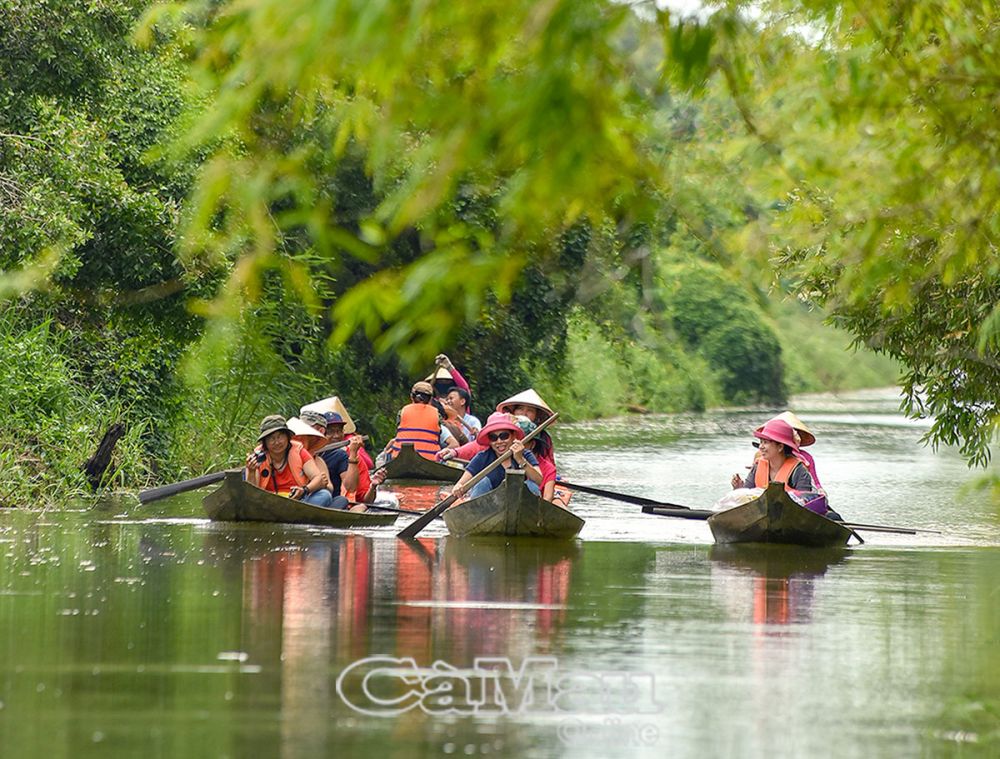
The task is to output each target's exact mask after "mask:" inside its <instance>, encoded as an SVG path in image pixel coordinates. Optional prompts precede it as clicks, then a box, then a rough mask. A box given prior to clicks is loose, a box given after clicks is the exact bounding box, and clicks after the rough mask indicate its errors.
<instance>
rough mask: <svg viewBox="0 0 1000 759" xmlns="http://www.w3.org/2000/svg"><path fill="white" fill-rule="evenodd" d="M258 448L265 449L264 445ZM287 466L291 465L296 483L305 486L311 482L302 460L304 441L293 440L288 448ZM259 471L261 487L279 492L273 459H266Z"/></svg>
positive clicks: (290, 469) (290, 468)
mask: <svg viewBox="0 0 1000 759" xmlns="http://www.w3.org/2000/svg"><path fill="white" fill-rule="evenodd" d="M258 448H259V449H260V450H264V449H263V446H258ZM285 466H286V467H289V471H290V472H291V473H292V478H293V479H294V480H295V484H296V485H298V486H299V487H303V486H304V485H305V484H306V483H307V482H309V478H308V477H306V472H305V462H303V460H302V443H300V442H298V441H297V440H293V441H292V444H291V445H290V446H289V448H288V458H287V460H286V462H285ZM258 471H259V472H260V479H259V480H258V483H259V485H260V487H261V488H263V489H264V490H270V491H271V492H272V493H277V492H278V485H277V483H276V482H275V479H274V466H273V465H272V464H271V459H270V458H267V459H264V463H263V464H260V466H259V468H258Z"/></svg>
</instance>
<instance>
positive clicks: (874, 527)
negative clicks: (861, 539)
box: [841, 522, 944, 535]
mask: <svg viewBox="0 0 1000 759" xmlns="http://www.w3.org/2000/svg"><path fill="white" fill-rule="evenodd" d="M841 524H842V525H844V527H847V528H849V529H851V530H871V531H872V532H898V533H899V534H900V535H916V534H917V533H918V532H923V533H927V534H929V535H944V533H943V532H941V531H940V530H920V529H917V528H916V527H893V526H892V525H887V524H859V523H857V522H841Z"/></svg>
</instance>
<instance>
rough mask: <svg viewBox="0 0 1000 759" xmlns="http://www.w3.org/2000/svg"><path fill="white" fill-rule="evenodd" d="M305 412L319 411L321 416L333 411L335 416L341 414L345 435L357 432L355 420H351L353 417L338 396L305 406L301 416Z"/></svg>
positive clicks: (301, 410)
mask: <svg viewBox="0 0 1000 759" xmlns="http://www.w3.org/2000/svg"><path fill="white" fill-rule="evenodd" d="M303 411H319V412H320V413H321V414H325V413H326V412H327V411H332V412H334V413H335V414H340V417H341V418H342V419H343V420H344V434H345V435H350V434H351V433H352V432H354V431H355V430H357V427H356V426H355V424H354V420H353V419H351V415H350V414H348V413H347V409H346V408H344V404H343V403H341V402H340V398H338V397H337V396H336V395H334V396H332V397H330V398H324V399H323V400H321V401H313V402H312V403H310V404H309V405H307V406H303V407H302V408H300V409H299V413H300V414H301V413H302V412H303Z"/></svg>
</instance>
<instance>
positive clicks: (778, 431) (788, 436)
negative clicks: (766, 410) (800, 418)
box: [753, 419, 799, 451]
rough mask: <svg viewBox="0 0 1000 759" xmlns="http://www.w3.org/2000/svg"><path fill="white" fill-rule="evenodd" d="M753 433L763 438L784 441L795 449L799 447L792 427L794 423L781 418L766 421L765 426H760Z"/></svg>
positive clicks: (778, 441)
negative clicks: (791, 423)
mask: <svg viewBox="0 0 1000 759" xmlns="http://www.w3.org/2000/svg"><path fill="white" fill-rule="evenodd" d="M753 435H754V437H756V438H760V439H761V440H773V441H774V442H776V443H783V444H785V445H787V446H789V447H790V448H791V449H792V450H794V451H797V450H798V449H799V443H798V441H797V439H796V437H797V436H796V433H795V430H793V429H792V425H790V424H789V423H788V422H786V421H783V420H781V419H771V420H769V421H767V422H765V423H764V426H762V427H758V428H757V429H755V430H754V431H753Z"/></svg>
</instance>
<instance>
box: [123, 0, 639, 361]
mask: <svg viewBox="0 0 1000 759" xmlns="http://www.w3.org/2000/svg"><path fill="white" fill-rule="evenodd" d="M631 18H632V17H631V12H630V11H629V9H628V8H627V7H625V6H622V5H618V4H615V3H607V2H603V1H601V0H584V1H583V2H580V1H577V0H572V1H570V0H547V1H546V2H535V1H533V0H516V1H515V2H513V3H511V2H504V3H498V2H495V1H492V0H491V1H489V2H477V3H468V2H458V1H453V2H435V3H416V4H403V3H397V2H387V1H385V0H365V1H364V2H361V1H357V2H337V3H318V4H317V3H315V2H313V0H245V1H244V2H232V3H223V4H217V3H205V2H199V1H198V0H191V2H188V3H186V4H183V5H180V6H176V8H175V11H174V12H173V13H172V14H165V13H164V11H163V9H161V8H158V9H156V10H155V11H154V12H153V13H151V14H150V16H149V17H148V18H147V22H146V26H145V29H144V30H143V32H142V34H143V35H144V36H145V38H146V39H149V38H150V37H151V35H150V31H151V29H154V28H156V29H162V30H163V32H164V33H166V34H176V35H178V36H180V37H183V38H185V39H188V38H191V37H192V36H193V37H194V39H195V40H196V44H195V45H194V46H193V47H192V48H191V49H192V51H193V53H194V58H195V60H194V68H193V73H194V77H195V79H196V80H197V81H199V82H200V83H201V84H202V86H203V87H204V88H205V91H206V92H207V93H209V94H210V97H211V99H212V106H211V108H209V109H207V110H206V111H205V113H204V114H203V116H202V117H201V118H200V119H199V120H198V121H197V122H196V123H195V124H194V126H193V127H192V128H191V129H190V130H188V131H187V133H186V134H185V135H183V136H182V137H181V139H180V140H179V141H178V143H177V145H178V146H179V147H181V148H182V149H185V150H191V149H198V148H199V146H201V147H208V148H210V149H211V150H212V151H213V153H214V154H215V157H214V158H213V160H212V161H211V162H210V164H209V166H208V168H207V169H206V170H205V171H204V172H203V174H202V177H201V180H200V182H199V187H198V191H197V193H196V196H195V198H194V202H193V204H192V208H193V211H192V213H190V214H189V216H188V220H189V223H188V225H187V228H186V231H185V233H184V236H185V249H186V250H187V251H188V255H190V256H199V255H203V254H205V253H208V254H209V256H210V259H211V260H218V257H219V256H220V255H221V256H222V257H230V258H231V257H233V256H238V255H241V254H243V252H245V251H253V250H255V251H258V252H260V251H263V250H268V249H277V248H280V247H281V244H282V241H281V236H282V234H283V233H284V232H285V231H286V230H287V228H286V226H285V225H286V224H289V223H292V224H296V225H300V224H301V219H302V213H303V212H304V211H305V210H306V209H312V208H314V207H315V206H316V205H317V204H318V205H320V206H322V204H323V203H327V204H332V203H334V202H335V198H331V197H326V196H325V195H324V190H323V189H322V185H323V182H324V176H323V174H322V173H319V172H320V171H322V170H326V171H329V170H330V169H331V168H334V167H335V165H336V162H337V161H338V160H340V159H341V158H342V157H343V156H344V155H345V154H346V153H347V151H348V150H349V149H352V147H353V149H354V150H356V151H360V152H361V153H363V155H364V156H365V161H366V166H367V171H368V174H369V176H370V177H371V178H372V180H373V182H374V185H375V189H376V191H377V193H378V194H379V197H380V201H379V204H378V206H377V207H375V208H373V209H372V212H371V214H370V216H369V217H368V218H366V219H362V220H361V222H360V224H359V225H358V228H344V227H342V226H339V225H338V224H337V221H336V220H335V219H328V220H327V221H326V222H325V224H324V223H323V222H322V221H320V220H319V219H315V221H316V223H315V224H313V225H311V226H309V234H310V237H311V239H310V240H309V243H310V244H311V245H313V246H315V247H318V248H323V247H324V246H325V245H329V253H330V255H331V257H332V260H334V261H336V260H337V259H338V257H339V256H340V255H342V254H345V253H346V254H347V255H360V256H361V257H362V258H364V259H365V260H366V261H368V262H378V261H385V259H384V253H385V252H386V246H388V245H391V244H392V243H393V241H394V240H396V239H397V238H398V237H399V236H400V235H403V234H406V233H408V232H409V231H411V230H413V229H418V230H419V233H420V236H421V238H422V240H423V241H424V243H425V245H426V246H427V250H433V249H435V248H438V247H442V248H446V249H449V250H450V251H455V250H464V253H465V255H466V256H467V257H468V258H470V259H471V260H475V259H476V257H477V256H480V255H483V254H487V252H488V251H490V250H505V251H508V252H509V253H510V254H512V257H511V262H512V263H511V265H512V266H514V267H515V268H516V266H517V262H519V261H521V262H523V261H524V260H525V255H526V253H527V251H529V250H531V251H532V253H533V255H535V256H543V257H544V256H547V255H550V254H551V251H552V250H553V248H552V241H553V240H555V239H556V238H557V236H558V234H559V233H560V231H561V230H564V229H566V228H568V227H569V226H571V225H572V224H574V223H576V222H577V221H578V220H580V219H591V220H603V219H605V218H611V219H614V220H616V221H617V220H627V222H628V223H634V222H637V221H639V220H642V219H643V218H648V217H649V216H650V215H651V214H653V213H655V211H656V210H657V209H656V205H655V203H654V202H652V200H651V195H650V193H649V188H651V187H653V186H654V181H653V180H655V179H656V178H657V176H658V167H657V166H656V164H655V163H654V162H653V161H652V160H650V158H649V155H648V152H647V150H646V143H647V141H648V139H649V135H650V131H649V124H648V123H647V120H646V114H647V113H648V111H649V109H650V103H649V102H647V101H645V100H644V99H643V97H642V95H641V94H640V93H639V92H638V91H637V90H636V88H635V84H634V77H632V76H631V65H632V64H631V62H630V60H629V58H628V55H627V54H626V53H625V52H623V51H622V50H621V49H619V47H618V46H617V45H616V43H615V40H616V35H617V34H618V32H619V30H620V28H621V26H622V24H623V23H624V22H625V21H627V20H630V19H631ZM647 31H648V32H650V33H651V32H652V30H651V29H650V30H647ZM462 195H465V196H478V197H489V198H490V199H491V202H492V203H493V204H494V207H495V209H496V214H497V218H498V219H499V220H500V222H499V223H498V224H497V225H495V226H493V227H491V228H489V229H484V228H476V229H475V230H474V234H473V236H472V237H465V238H462V235H463V233H464V231H465V230H469V228H468V227H467V226H465V225H464V223H463V220H462V219H461V218H460V217H459V216H458V215H457V214H456V211H455V208H456V204H455V199H456V197H458V196H462ZM275 207H277V208H278V209H279V211H280V213H274V212H272V209H274V208H275ZM289 212H291V213H289ZM324 226H326V227H328V228H334V231H333V232H332V233H330V232H328V231H324V229H323V227H324ZM338 227H339V228H338ZM347 235H354V236H355V237H356V238H357V239H358V241H359V243H360V244H353V243H352V242H351V241H349V240H348V239H347ZM484 236H485V237H484ZM459 238H461V239H459ZM380 254H382V255H380ZM448 255H453V253H449V254H448ZM488 255H490V256H492V255H495V254H493V253H488ZM386 263H389V265H391V262H386ZM473 268H475V267H473ZM402 271H405V272H406V274H405V275H404V276H405V277H412V276H417V275H418V273H419V271H420V269H419V267H416V268H407V269H403V270H402ZM455 276H456V275H455V273H454V272H452V273H451V274H448V275H447V276H446V277H445V278H446V279H447V278H453V277H455ZM504 276H505V277H506V276H507V274H506V273H505V275H504ZM379 281H382V279H380V280H379ZM394 284H395V285H399V286H401V287H403V288H404V289H406V288H407V287H409V289H411V290H412V287H410V286H409V285H407V284H406V282H405V281H397V280H394ZM504 285H505V280H504V279H500V280H492V279H489V278H481V279H474V280H472V281H471V282H469V283H468V284H467V285H466V286H463V287H462V288H460V289H461V290H462V295H461V300H462V301H463V306H464V305H466V304H465V301H466V299H467V297H468V299H470V300H469V303H471V304H476V303H479V302H481V299H482V297H483V292H482V291H480V292H478V293H474V292H473V291H474V290H475V289H476V288H480V289H481V290H482V289H485V290H492V291H494V292H495V293H502V291H503V288H504ZM376 289H381V290H385V287H384V282H383V284H382V286H381V287H378V288H376ZM394 297H398V298H399V301H398V302H397V303H396V305H395V307H390V306H389V305H385V306H384V307H380V308H375V307H372V308H371V309H368V308H367V307H366V306H363V304H362V303H361V302H359V300H358V298H357V297H354V296H352V297H351V299H350V300H351V302H353V303H355V304H356V306H357V307H355V308H352V309H350V310H346V311H345V310H343V309H338V311H337V318H338V319H339V320H343V322H344V326H343V327H342V329H340V330H339V331H338V334H340V335H343V334H345V333H349V332H350V331H351V330H353V329H355V328H358V327H360V326H361V325H362V324H364V325H367V326H369V327H370V325H371V324H372V323H374V319H375V318H376V317H375V315H374V314H376V313H378V312H391V313H394V314H396V315H397V316H398V317H400V318H403V319H406V320H410V321H411V322H412V323H411V324H408V325H399V326H398V327H396V329H395V330H393V331H392V332H391V333H390V335H396V334H397V333H398V334H407V335H409V334H413V335H416V334H417V333H420V335H421V337H420V341H419V342H420V344H421V345H424V346H426V347H428V348H429V347H430V346H431V344H432V343H433V341H434V339H437V340H438V341H439V342H440V341H441V340H444V339H447V338H446V336H447V334H448V330H450V329H453V328H454V327H455V326H457V325H459V324H460V323H461V322H462V320H463V319H465V318H467V316H466V309H465V308H464V307H463V309H462V310H461V314H462V315H461V316H460V317H459V319H457V320H453V319H444V318H441V317H439V315H436V314H435V313H434V312H433V311H432V312H428V313H427V314H423V313H422V311H423V309H424V307H425V305H427V304H425V302H424V301H423V300H422V299H414V298H412V297H410V296H409V295H407V294H406V293H405V292H401V293H400V294H399V295H398V296H397V294H396V293H395V291H394V290H388V291H386V292H381V293H380V298H381V299H383V300H385V299H392V298H394ZM428 304H429V302H428ZM403 306H405V308H404V307H403ZM366 310H371V311H372V314H370V315H368V316H366V315H365V313H364V312H365V311H366ZM424 317H426V318H424ZM380 318H381V317H380ZM473 318H474V315H473ZM417 323H420V324H421V325H422V326H421V327H420V329H418V330H416V332H414V325H415V324H417ZM387 324H388V322H387ZM432 330H433V333H432ZM399 342H400V341H399V340H398V339H397V338H396V337H390V338H388V339H387V341H386V344H392V345H395V344H398V343H399ZM434 352H436V351H435V350H430V353H431V354H433V353H434Z"/></svg>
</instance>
